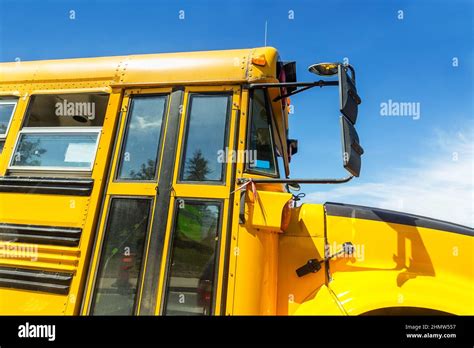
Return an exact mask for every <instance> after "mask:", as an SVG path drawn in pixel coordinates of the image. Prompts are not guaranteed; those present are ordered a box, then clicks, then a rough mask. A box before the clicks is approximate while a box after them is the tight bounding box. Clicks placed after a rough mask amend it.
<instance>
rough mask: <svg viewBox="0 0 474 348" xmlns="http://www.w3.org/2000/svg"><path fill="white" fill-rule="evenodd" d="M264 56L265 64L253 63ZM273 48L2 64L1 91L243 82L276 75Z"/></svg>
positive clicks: (272, 77)
mask: <svg viewBox="0 0 474 348" xmlns="http://www.w3.org/2000/svg"><path fill="white" fill-rule="evenodd" d="M262 56H264V57H265V62H266V63H265V65H264V66H260V65H256V64H253V63H252V59H253V58H257V57H260V58H261V57H262ZM277 60H278V53H277V50H276V49H275V48H273V47H260V48H250V49H237V50H222V51H201V52H185V53H160V54H143V55H129V56H114V57H98V58H76V59H61V60H40V61H28V62H27V61H25V62H22V61H20V62H11V63H0V91H8V90H12V89H15V87H14V86H15V85H22V84H51V83H53V84H61V83H68V82H75V83H81V84H82V83H87V82H99V84H100V85H103V86H122V85H123V86H134V85H136V86H147V85H174V84H214V83H234V82H238V83H243V82H251V81H258V80H264V79H274V78H275V75H276V64H277Z"/></svg>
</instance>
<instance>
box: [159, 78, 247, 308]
mask: <svg viewBox="0 0 474 348" xmlns="http://www.w3.org/2000/svg"><path fill="white" fill-rule="evenodd" d="M239 106H240V89H238V88H234V87H189V88H186V89H185V91H184V103H183V116H184V117H183V118H182V120H181V125H180V136H179V141H178V147H177V156H176V162H175V171H174V175H173V186H172V191H173V194H172V199H171V202H170V213H169V222H168V226H167V232H166V240H165V244H164V257H163V260H164V262H163V263H162V270H161V272H160V278H159V292H158V301H157V302H158V305H157V308H156V314H163V315H209V314H217V315H219V314H222V313H223V310H224V305H223V302H225V285H226V280H225V279H226V277H227V272H226V270H225V269H226V262H225V260H226V251H227V249H228V247H227V246H226V245H227V242H228V240H229V238H230V237H229V235H230V233H229V231H228V229H229V227H228V224H229V222H230V220H231V215H232V214H230V207H229V197H230V196H231V192H232V191H233V190H234V182H235V175H236V172H235V170H236V165H235V164H236V163H235V162H237V156H231V155H232V151H234V152H235V148H236V145H237V140H236V130H237V128H236V127H237V121H238V118H239V117H238V115H239Z"/></svg>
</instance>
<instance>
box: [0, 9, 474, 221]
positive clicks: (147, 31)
mask: <svg viewBox="0 0 474 348" xmlns="http://www.w3.org/2000/svg"><path fill="white" fill-rule="evenodd" d="M71 10H73V11H75V19H74V20H71V19H70V18H69V17H70V12H69V11H71ZM180 10H183V11H184V15H185V19H184V20H180V19H179V17H178V15H179V11H180ZM289 11H293V13H294V19H290V18H289V14H290V12H289ZM399 11H403V19H400V16H401V13H400V12H399ZM472 17H473V4H472V1H468V0H451V1H447V0H445V1H438V0H430V1H427V0H426V1H420V0H410V1H387V0H385V1H350V0H346V1H325V2H321V1H298V0H291V1H290V0H279V1H278V0H277V1H269V0H268V1H266V0H260V1H222V0H221V1H211V0H201V1H199V0H190V1H173V2H171V1H169V2H165V1H142V0H133V1H132V0H115V1H112V0H102V1H87V0H81V1H74V0H67V1H51V0H47V1H41V2H39V1H21V0H15V1H10V0H0V61H13V60H15V59H16V58H19V59H21V60H37V59H56V58H73V57H93V56H104V55H123V54H139V53H158V52H176V51H193V50H209V49H230V48H243V47H256V46H263V45H264V25H265V21H267V22H268V37H267V44H268V45H270V46H274V47H276V48H277V49H278V50H279V51H280V55H281V57H282V59H283V60H296V61H297V67H298V72H297V75H298V79H299V80H300V81H307V80H313V79H314V78H315V76H314V75H311V74H309V73H308V72H307V71H306V68H307V66H308V65H310V64H312V63H315V62H321V61H342V60H343V59H344V58H348V59H349V62H350V63H351V64H353V65H354V66H355V67H356V71H357V83H358V90H359V94H360V96H361V98H362V100H363V103H362V104H361V106H360V108H359V118H358V122H357V125H356V127H357V130H358V132H359V136H360V138H361V143H362V146H363V147H364V149H365V155H364V157H363V168H362V174H361V177H360V178H358V179H354V180H353V181H352V182H351V183H348V184H346V185H344V186H343V187H342V186H340V187H335V186H305V187H304V191H305V192H306V193H308V200H310V201H324V200H328V201H335V200H337V201H347V202H352V203H358V204H367V205H376V206H383V207H386V208H389V209H395V210H403V211H408V212H414V213H419V214H422V215H428V216H432V217H438V218H443V219H446V220H449V221H455V222H459V223H462V224H468V225H474V223H473V211H474V209H473V203H472V201H473V200H474V199H473V198H474V197H473V184H472V182H473V162H472V161H473V160H472V156H473V151H472V147H473V130H474V127H473V104H472V96H473V84H472V76H473V47H472V34H473V29H472V28H473V26H472V23H473V22H472V20H473V18H472ZM454 58H457V62H458V66H453V59H454ZM389 99H390V100H392V101H395V102H414V103H419V105H420V118H419V119H418V120H414V119H413V118H412V117H384V116H381V114H380V104H381V103H383V102H387V101H388V100H389ZM292 102H293V104H294V105H295V113H294V115H292V116H291V121H290V126H291V130H290V133H291V136H292V137H295V138H298V139H299V140H300V152H299V153H298V154H297V155H296V156H295V157H294V158H293V161H292V176H293V177H309V176H311V177H341V176H345V172H344V170H343V169H342V166H341V149H340V139H339V134H340V133H339V121H338V116H339V113H338V96H337V89H335V88H330V87H329V88H327V89H314V90H311V91H309V92H307V93H303V94H302V95H299V96H295V97H294V98H292ZM454 153H456V154H457V155H454ZM447 202H449V203H450V206H453V204H455V205H456V206H458V207H461V208H459V209H460V211H458V210H457V211H455V212H453V211H448V209H446V204H447Z"/></svg>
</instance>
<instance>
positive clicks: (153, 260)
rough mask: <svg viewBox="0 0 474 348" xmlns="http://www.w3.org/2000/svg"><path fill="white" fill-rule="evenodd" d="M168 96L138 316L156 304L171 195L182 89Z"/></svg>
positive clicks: (148, 312)
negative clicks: (161, 152)
mask: <svg viewBox="0 0 474 348" xmlns="http://www.w3.org/2000/svg"><path fill="white" fill-rule="evenodd" d="M170 98H171V99H170V104H169V112H168V120H167V130H166V136H165V139H164V142H163V145H162V147H163V151H164V152H163V157H162V163H161V169H160V178H159V180H158V192H157V195H156V203H155V211H154V219H153V222H152V226H151V232H150V243H149V249H148V250H149V252H148V257H147V259H146V274H145V276H144V280H143V287H142V299H141V303H140V312H139V315H153V314H154V313H155V308H156V305H157V303H156V301H157V298H156V297H157V292H158V280H159V277H160V270H161V257H162V255H163V248H164V243H165V234H166V227H167V220H168V218H167V217H168V210H169V207H170V198H171V194H172V182H173V173H174V164H175V159H176V149H177V146H178V144H177V141H178V134H179V125H180V119H181V113H180V109H181V105H182V103H183V98H184V88H182V87H177V88H174V89H173V91H172V92H171V95H170Z"/></svg>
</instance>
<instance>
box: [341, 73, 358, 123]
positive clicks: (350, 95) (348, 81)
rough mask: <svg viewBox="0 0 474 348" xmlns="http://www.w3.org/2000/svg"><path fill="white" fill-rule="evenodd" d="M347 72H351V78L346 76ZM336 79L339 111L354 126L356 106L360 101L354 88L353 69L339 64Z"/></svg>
mask: <svg viewBox="0 0 474 348" xmlns="http://www.w3.org/2000/svg"><path fill="white" fill-rule="evenodd" d="M348 70H351V75H352V76H351V77H349V75H348V74H347V71H348ZM338 77H339V108H340V111H341V113H342V114H343V115H344V116H346V117H347V119H348V120H349V121H351V123H352V124H355V123H356V120H357V111H358V105H359V104H360V103H361V99H360V97H359V95H358V94H357V89H356V86H355V73H354V69H353V68H352V67H351V66H350V65H347V66H346V65H343V64H339V66H338Z"/></svg>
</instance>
